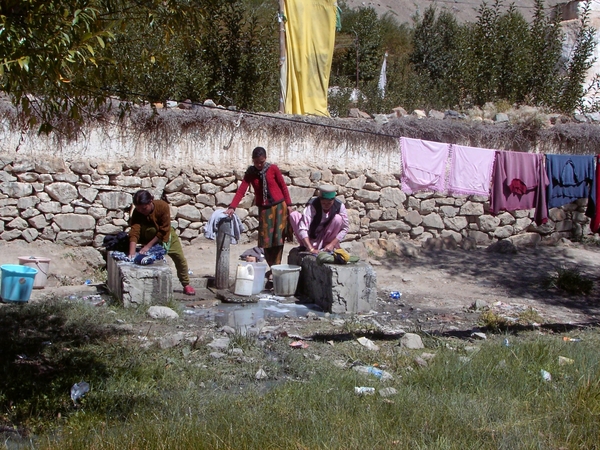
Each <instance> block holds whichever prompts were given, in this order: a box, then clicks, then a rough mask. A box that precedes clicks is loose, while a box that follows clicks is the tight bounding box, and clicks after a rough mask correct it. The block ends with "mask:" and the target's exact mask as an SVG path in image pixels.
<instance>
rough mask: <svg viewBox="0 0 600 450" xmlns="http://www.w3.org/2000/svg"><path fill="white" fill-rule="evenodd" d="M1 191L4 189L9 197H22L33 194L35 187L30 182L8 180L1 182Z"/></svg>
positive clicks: (4, 192) (3, 191)
mask: <svg viewBox="0 0 600 450" xmlns="http://www.w3.org/2000/svg"><path fill="white" fill-rule="evenodd" d="M73 189H74V188H73ZM0 191H2V193H3V194H6V195H8V196H9V197H13V198H20V197H27V196H28V195H31V194H32V192H33V188H32V186H31V184H29V183H19V182H16V181H6V182H4V183H0Z"/></svg>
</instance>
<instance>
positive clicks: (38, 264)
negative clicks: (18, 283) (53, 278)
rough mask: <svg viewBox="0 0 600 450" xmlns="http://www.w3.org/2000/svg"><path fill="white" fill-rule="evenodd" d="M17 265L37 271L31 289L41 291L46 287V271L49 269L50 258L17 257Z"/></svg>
mask: <svg viewBox="0 0 600 450" xmlns="http://www.w3.org/2000/svg"><path fill="white" fill-rule="evenodd" d="M19 264H20V265H22V266H27V267H33V268H34V269H37V274H36V275H35V278H34V280H33V289H43V288H44V287H46V281H47V280H48V270H49V268H50V258H43V257H40V256H19Z"/></svg>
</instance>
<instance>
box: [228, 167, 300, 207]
mask: <svg viewBox="0 0 600 450" xmlns="http://www.w3.org/2000/svg"><path fill="white" fill-rule="evenodd" d="M252 168H253V166H250V167H249V168H248V170H246V174H245V175H244V179H243V180H242V184H240V187H239V188H238V190H237V192H236V193H235V197H233V200H232V201H231V204H230V205H229V207H230V208H234V209H235V208H237V206H238V205H239V203H240V201H241V200H242V197H243V196H244V194H245V193H246V191H247V190H248V186H250V185H251V186H252V187H253V188H254V201H255V203H256V205H257V206H273V205H276V204H278V203H281V202H282V201H285V203H286V204H287V205H288V206H291V205H292V199H291V198H290V193H289V192H288V188H287V186H286V184H285V181H284V179H283V175H281V171H280V170H279V167H277V166H276V165H275V164H271V165H270V166H269V168H268V169H267V173H266V175H267V190H268V192H269V198H268V199H263V190H262V183H261V180H260V175H259V174H258V173H257V171H256V170H251V169H252Z"/></svg>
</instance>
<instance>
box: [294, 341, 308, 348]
mask: <svg viewBox="0 0 600 450" xmlns="http://www.w3.org/2000/svg"><path fill="white" fill-rule="evenodd" d="M290 347H292V348H308V344H307V343H306V342H302V341H294V342H291V343H290Z"/></svg>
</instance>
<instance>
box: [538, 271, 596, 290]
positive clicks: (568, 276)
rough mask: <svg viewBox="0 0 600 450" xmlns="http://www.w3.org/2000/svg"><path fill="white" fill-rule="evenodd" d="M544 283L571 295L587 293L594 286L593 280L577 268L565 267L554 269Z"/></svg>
mask: <svg viewBox="0 0 600 450" xmlns="http://www.w3.org/2000/svg"><path fill="white" fill-rule="evenodd" d="M544 285H545V287H547V288H555V289H558V290H560V291H564V292H566V293H567V294H571V295H589V294H590V293H591V292H592V289H593V288H594V282H593V281H592V280H591V279H590V278H588V277H586V276H585V275H582V274H581V272H580V270H579V269H578V268H566V267H559V268H558V269H556V274H553V275H549V276H548V277H547V278H546V279H545V280H544Z"/></svg>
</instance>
